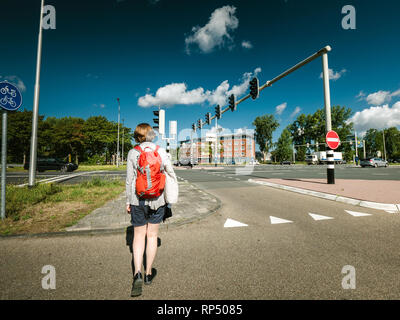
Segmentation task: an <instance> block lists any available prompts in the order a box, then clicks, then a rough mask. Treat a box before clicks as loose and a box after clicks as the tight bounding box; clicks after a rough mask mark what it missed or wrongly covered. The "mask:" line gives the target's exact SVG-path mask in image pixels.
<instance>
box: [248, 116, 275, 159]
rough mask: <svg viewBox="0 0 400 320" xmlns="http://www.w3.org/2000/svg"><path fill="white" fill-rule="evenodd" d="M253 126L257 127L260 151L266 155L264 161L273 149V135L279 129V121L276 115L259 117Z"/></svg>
mask: <svg viewBox="0 0 400 320" xmlns="http://www.w3.org/2000/svg"><path fill="white" fill-rule="evenodd" d="M253 126H255V127H256V128H255V140H256V142H257V143H258V145H259V146H260V151H261V152H262V153H263V155H264V161H265V159H266V156H267V153H268V151H269V150H270V148H271V147H272V134H273V133H274V131H275V130H276V129H277V128H278V127H279V123H278V121H277V120H276V119H275V117H274V115H268V114H266V115H264V116H260V117H257V118H256V119H255V120H254V122H253Z"/></svg>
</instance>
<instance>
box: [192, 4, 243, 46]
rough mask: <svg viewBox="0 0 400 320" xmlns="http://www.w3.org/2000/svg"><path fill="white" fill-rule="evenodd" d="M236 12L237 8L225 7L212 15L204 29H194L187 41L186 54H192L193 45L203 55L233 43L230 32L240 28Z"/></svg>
mask: <svg viewBox="0 0 400 320" xmlns="http://www.w3.org/2000/svg"><path fill="white" fill-rule="evenodd" d="M235 12H236V8H235V7H233V6H224V7H222V8H219V9H216V10H215V11H214V12H213V13H212V14H211V17H210V20H209V21H208V23H207V24H206V25H205V26H204V27H199V26H197V27H193V28H192V34H191V35H190V36H188V37H187V38H186V39H185V44H186V53H187V54H190V46H191V45H193V44H195V45H197V46H198V47H199V48H200V50H201V51H202V52H203V53H209V52H211V51H212V50H213V49H214V48H215V47H223V46H224V45H225V44H226V42H229V43H232V36H231V35H230V34H229V32H230V31H233V30H235V29H236V28H237V27H238V26H239V20H238V18H236V17H235Z"/></svg>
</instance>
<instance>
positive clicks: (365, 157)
mask: <svg viewBox="0 0 400 320" xmlns="http://www.w3.org/2000/svg"><path fill="white" fill-rule="evenodd" d="M363 149H364V159H367V154H366V152H365V140H363Z"/></svg>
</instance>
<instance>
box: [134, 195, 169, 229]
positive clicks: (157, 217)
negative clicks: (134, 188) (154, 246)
mask: <svg viewBox="0 0 400 320" xmlns="http://www.w3.org/2000/svg"><path fill="white" fill-rule="evenodd" d="M144 203H145V201H144V200H139V205H138V206H134V205H132V204H131V223H132V226H134V227H141V226H145V225H146V224H148V223H152V224H159V223H161V222H162V221H163V217H164V211H165V205H164V206H161V207H159V208H158V209H157V210H152V209H150V207H149V206H146V205H144Z"/></svg>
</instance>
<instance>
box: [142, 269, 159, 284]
mask: <svg viewBox="0 0 400 320" xmlns="http://www.w3.org/2000/svg"><path fill="white" fill-rule="evenodd" d="M156 275H157V269H156V268H151V274H146V275H145V276H144V284H147V285H149V284H151V282H152V281H153V279H154V278H155V277H156Z"/></svg>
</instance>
